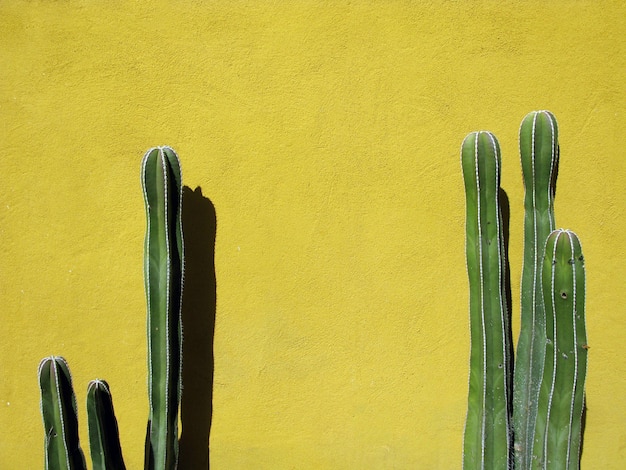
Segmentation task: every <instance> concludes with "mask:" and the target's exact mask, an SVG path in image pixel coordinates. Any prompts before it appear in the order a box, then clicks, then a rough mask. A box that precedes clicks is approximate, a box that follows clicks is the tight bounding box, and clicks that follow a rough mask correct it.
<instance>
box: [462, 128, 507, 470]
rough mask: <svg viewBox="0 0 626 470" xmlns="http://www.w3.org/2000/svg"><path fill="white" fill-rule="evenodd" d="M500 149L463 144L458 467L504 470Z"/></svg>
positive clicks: (477, 136) (477, 139) (487, 141)
mask: <svg viewBox="0 0 626 470" xmlns="http://www.w3.org/2000/svg"><path fill="white" fill-rule="evenodd" d="M500 161H501V160H500V146H499V144H498V141H497V140H496V138H495V137H494V136H493V134H491V133H489V132H475V133H472V134H470V135H468V136H467V137H466V138H465V140H464V141H463V146H462V150H461V162H462V167H463V177H464V180H465V194H466V214H467V219H466V257H467V272H468V276H469V285H470V330H471V353H470V379H469V398H468V411H467V421H466V423H465V444H464V449H463V451H464V452H463V453H464V456H463V463H464V466H465V467H466V468H481V469H505V468H507V466H508V461H509V455H510V452H511V447H512V442H511V439H512V438H511V423H510V418H511V412H512V410H511V396H510V395H511V383H510V382H511V372H512V371H511V364H510V355H511V354H510V348H511V345H510V341H509V338H510V335H509V334H508V333H507V332H508V331H509V325H508V313H507V299H506V259H505V252H504V239H503V231H502V216H501V213H500Z"/></svg>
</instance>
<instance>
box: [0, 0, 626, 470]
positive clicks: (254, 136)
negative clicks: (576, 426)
mask: <svg viewBox="0 0 626 470" xmlns="http://www.w3.org/2000/svg"><path fill="white" fill-rule="evenodd" d="M146 3H147V2H140V1H137V2H95V1H75V2H47V1H46V2H22V1H16V0H12V1H4V2H2V3H1V4H0V26H1V27H0V145H1V147H2V157H1V158H0V239H1V243H0V247H1V248H0V296H1V300H2V308H1V310H0V312H1V313H0V316H1V319H2V328H0V358H1V360H0V423H1V424H0V468H2V469H8V470H11V469H37V468H42V466H43V449H42V441H43V430H42V425H41V419H40V415H39V391H38V388H37V379H36V370H37V365H38V362H39V360H40V358H42V357H44V356H47V355H50V354H60V355H64V356H65V357H66V358H67V359H68V361H69V363H70V366H71V368H72V371H73V375H74V381H75V385H76V389H77V396H78V402H79V409H80V422H81V432H82V444H83V448H84V449H85V451H86V452H88V446H87V435H86V425H85V421H86V417H85V407H84V400H85V388H86V384H87V382H88V380H89V379H91V378H94V377H102V378H106V379H107V380H108V381H109V383H110V384H111V387H112V390H113V396H114V400H115V405H116V412H117V415H118V420H119V425H120V431H121V438H122V446H123V449H124V453H125V457H126V459H127V463H128V467H129V469H137V468H141V465H142V461H143V443H144V432H145V423H146V417H147V397H146V392H145V388H146V387H145V383H146V366H145V333H144V329H145V299H144V293H143V281H142V256H143V247H142V243H143V235H144V223H145V222H144V210H143V200H142V196H141V190H140V184H139V164H140V160H141V157H142V155H143V153H144V151H145V150H147V149H148V148H149V147H151V146H154V145H163V144H168V145H171V146H173V147H174V148H175V149H176V150H177V151H178V152H179V154H180V156H181V159H182V162H183V170H184V182H185V184H186V185H188V186H189V187H190V188H191V189H195V188H197V187H201V190H202V194H203V195H204V196H206V197H208V198H210V200H211V201H212V204H213V205H214V207H215V213H216V216H217V239H216V243H215V275H216V279H217V308H216V329H215V338H214V350H215V377H214V395H213V404H214V409H213V427H212V432H211V441H210V443H211V464H212V467H213V468H214V469H228V470H230V469H360V468H363V469H386V468H389V469H391V468H398V469H413V468H420V469H434V468H437V469H439V468H440V469H452V468H459V467H460V465H461V449H462V434H463V433H462V431H463V423H464V419H465V407H466V393H467V374H468V350H469V334H468V318H467V315H468V312H467V303H468V292H467V280H466V273H465V257H464V193H463V187H462V186H463V184H462V176H461V169H460V164H459V149H460V144H461V141H462V139H463V137H464V136H465V135H466V134H467V133H468V132H470V131H473V130H478V129H488V130H491V131H493V132H494V133H495V134H496V135H497V136H498V137H499V139H500V143H501V147H502V150H503V182H502V184H503V187H504V188H505V189H506V191H507V192H508V195H509V198H510V201H511V269H512V282H513V299H514V309H515V310H514V318H515V325H514V326H515V328H516V331H517V326H518V322H517V317H518V315H519V311H518V307H519V305H518V300H517V299H518V298H519V287H518V286H519V278H520V270H521V244H522V239H521V231H522V219H523V210H522V197H523V188H522V180H521V170H520V167H519V163H518V161H519V157H518V152H517V131H518V126H519V123H520V121H521V119H522V117H523V116H524V115H525V114H526V113H527V112H529V111H531V110H534V109H549V110H551V111H553V112H554V113H555V114H556V116H557V119H558V120H559V123H560V129H561V150H562V154H561V167H560V174H559V184H558V193H557V201H556V210H557V224H558V225H559V226H565V227H567V228H570V229H573V230H575V231H576V232H577V233H578V234H579V236H580V238H581V240H582V242H583V248H584V251H585V255H586V259H587V273H588V274H587V275H588V286H587V315H588V333H589V338H590V343H589V344H590V346H591V349H590V356H589V363H590V366H589V374H588V382H587V395H588V415H587V429H586V434H585V442H584V454H583V466H584V467H585V468H588V469H596V468H598V469H599V468H602V469H623V468H626V430H625V428H624V423H625V422H626V402H625V401H624V397H625V396H626V381H625V379H624V377H626V354H625V353H624V338H625V337H626V316H625V314H626V312H625V311H624V291H625V289H624V279H626V262H624V259H625V254H626V253H625V250H624V246H626V205H625V204H624V201H625V198H626V185H625V184H624V183H625V181H626V163H625V162H626V158H625V151H624V148H625V144H626V130H625V129H626V93H625V85H626V43H625V41H624V37H626V22H625V21H624V17H625V16H626V6H624V3H623V2H621V1H613V2H610V1H603V2H596V1H581V2H573V1H557V2H551V6H546V5H545V3H547V2H544V1H528V2H469V1H467V2H461V1H459V2H426V1H423V2H418V1H378V2H374V1H354V2H347V1H346V2H326V1H321V0H317V1H313V0H309V1H291V2H265V1H228V2H208V1H207V2H201V1H181V2H163V1H161V2H155V3H153V4H150V5H147V4H146ZM189 194H190V193H189ZM189 194H188V196H189ZM190 200H191V199H190ZM195 202H196V207H195V209H194V214H195V215H196V216H198V217H197V218H198V219H201V218H202V217H201V216H202V215H203V214H204V215H210V213H211V210H210V203H208V201H207V200H203V199H202V198H201V197H199V193H196V197H195ZM196 224H197V227H199V228H198V233H199V235H198V237H199V240H200V241H202V240H204V241H207V240H208V241H207V243H206V244H205V245H204V246H205V248H202V249H200V253H201V255H199V256H204V258H202V257H200V258H199V259H200V260H204V261H202V262H198V261H196V262H195V266H196V269H197V270H198V272H200V273H201V274H202V276H204V277H202V276H200V278H198V279H200V280H201V282H200V284H202V282H206V284H205V287H206V288H207V289H208V290H209V291H210V289H211V284H210V282H209V281H210V279H209V278H210V276H211V275H212V273H213V270H212V266H211V256H210V255H211V253H210V248H209V245H210V244H211V243H210V240H209V239H210V236H208V235H210V225H211V224H210V221H209V222H207V219H206V217H204V219H203V220H197V221H195V224H194V225H196ZM203 227H204V229H203ZM190 230H192V229H190ZM203 237H204V238H203ZM202 250H204V251H202ZM202 253H203V254H202ZM192 263H193V262H192ZM203 263H204V264H205V266H203ZM202 280H204V281H202ZM196 295H197V296H198V299H196V300H197V304H198V305H200V306H204V307H205V308H204V310H203V309H200V311H198V313H197V315H199V316H200V317H202V319H200V320H198V319H196V320H195V321H196V323H195V325H197V328H198V329H200V330H202V331H188V332H187V334H188V335H190V337H191V338H195V340H196V343H197V344H196V346H195V347H197V348H198V351H197V354H196V359H197V358H198V357H200V358H204V359H206V358H208V357H209V355H210V346H207V343H204V344H203V343H202V341H201V340H202V338H207V337H208V336H209V335H208V332H209V331H208V330H209V329H210V321H209V319H208V315H210V313H211V312H210V310H211V302H212V300H211V292H208V293H205V294H202V288H201V287H200V288H198V286H196ZM203 295H204V297H203ZM203 335H204V336H203ZM203 355H204V356H203ZM191 362H192V365H193V366H194V367H195V368H196V369H195V371H196V372H197V373H198V374H200V376H201V379H198V381H197V384H196V385H197V387H196V390H195V391H190V392H189V393H192V394H193V393H195V394H196V395H195V396H196V398H198V399H199V400H200V401H202V400H203V398H202V393H199V392H202V390H203V388H202V387H203V385H202V384H203V383H206V379H207V377H208V367H209V365H208V362H207V363H205V364H203V363H202V361H198V360H195V362H194V361H193V360H192V361H191ZM202 377H204V379H202ZM203 380H204V382H203ZM190 390H191V389H190ZM204 402H205V403H206V394H205V396H204ZM190 406H193V405H190ZM204 409H205V408H203V407H202V406H201V405H200V404H199V405H198V408H197V410H198V412H199V413H200V412H201V411H202V410H204ZM205 411H206V410H205ZM199 422H200V423H201V422H202V419H200V420H199ZM189 432H190V433H193V431H191V430H189ZM196 435H198V434H197V433H196ZM199 436H200V437H199V440H200V442H201V441H202V439H203V437H202V433H201V432H200V434H199Z"/></svg>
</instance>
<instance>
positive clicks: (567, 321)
mask: <svg viewBox="0 0 626 470" xmlns="http://www.w3.org/2000/svg"><path fill="white" fill-rule="evenodd" d="M541 285H542V289H543V302H544V307H545V312H546V323H545V338H546V339H545V343H546V348H545V349H546V354H545V361H544V366H543V376H542V380H541V385H540V392H539V400H538V406H537V421H536V426H535V433H534V445H533V447H532V462H531V463H532V468H533V469H566V470H575V469H578V468H579V463H580V442H581V422H582V413H583V407H584V389H585V376H586V370H587V349H588V346H587V336H586V329H585V268H584V259H583V254H582V249H581V245H580V241H579V240H578V237H577V236H576V234H575V233H573V232H571V231H569V230H555V231H553V232H552V233H551V234H550V236H549V237H548V240H547V242H546V248H545V257H544V260H543V265H542V271H541Z"/></svg>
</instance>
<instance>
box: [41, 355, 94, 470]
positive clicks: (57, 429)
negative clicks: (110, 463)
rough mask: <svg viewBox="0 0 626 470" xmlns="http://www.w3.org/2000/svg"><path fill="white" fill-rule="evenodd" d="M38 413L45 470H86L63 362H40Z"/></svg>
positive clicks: (54, 359) (51, 359)
mask: <svg viewBox="0 0 626 470" xmlns="http://www.w3.org/2000/svg"><path fill="white" fill-rule="evenodd" d="M38 376H39V388H40V390H41V414H42V417H43V425H44V432H45V445H44V449H45V468H46V470H86V468H87V467H86V464H85V457H84V455H83V451H82V450H81V448H80V443H79V440H78V416H77V414H76V397H75V395H74V389H73V387H72V376H71V374H70V368H69V366H68V365H67V362H66V361H65V359H63V358H62V357H59V356H50V357H46V358H44V359H42V361H41V362H40V363H39V370H38Z"/></svg>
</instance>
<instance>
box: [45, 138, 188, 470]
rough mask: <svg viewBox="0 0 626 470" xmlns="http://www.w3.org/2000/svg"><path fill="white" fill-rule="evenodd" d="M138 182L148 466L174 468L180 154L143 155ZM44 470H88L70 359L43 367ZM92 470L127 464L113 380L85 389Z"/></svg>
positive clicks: (157, 151) (166, 150) (150, 469)
mask: <svg viewBox="0 0 626 470" xmlns="http://www.w3.org/2000/svg"><path fill="white" fill-rule="evenodd" d="M141 182H142V188H143V194H144V199H145V205H146V219H147V230H146V239H145V250H144V277H145V287H146V298H147V304H148V308H147V310H148V315H147V317H148V318H147V323H148V328H147V330H148V395H149V401H150V415H149V421H148V431H147V436H146V449H145V450H146V459H145V469H146V470H174V469H175V468H176V466H177V462H178V409H179V406H180V399H181V391H182V383H181V380H182V323H181V304H182V292H183V272H184V256H183V236H182V222H181V221H182V218H181V215H182V199H183V198H182V194H183V193H182V189H183V187H182V180H181V169H180V162H179V160H178V156H177V155H176V153H175V152H174V150H173V149H171V148H170V147H155V148H152V149H150V150H148V152H146V154H145V155H144V157H143V160H142V164H141ZM39 383H40V387H41V412H42V415H43V420H44V430H45V433H46V434H45V436H46V441H45V444H46V447H45V450H46V469H50V470H83V469H85V468H86V467H85V459H84V456H83V453H82V451H81V449H80V446H79V443H78V420H77V415H76V400H75V398H74V392H73V389H72V381H71V377H70V371H69V367H68V365H67V363H66V362H65V360H64V359H62V358H60V357H54V356H53V357H50V358H46V359H44V360H42V361H41V364H40V365H39ZM87 412H88V422H89V438H90V448H91V457H92V461H93V466H94V470H100V469H102V470H104V469H106V470H123V469H125V466H124V461H123V459H122V451H121V448H120V445H119V435H118V428H117V421H116V419H115V414H114V411H113V401H112V399H111V392H110V390H109V386H108V384H107V383H106V382H105V381H103V380H93V381H91V382H90V383H89V388H88V391H87Z"/></svg>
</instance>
